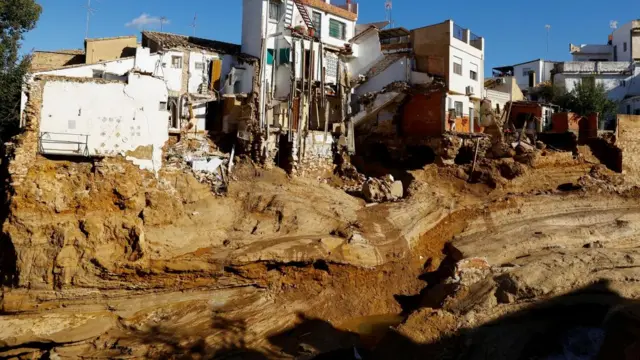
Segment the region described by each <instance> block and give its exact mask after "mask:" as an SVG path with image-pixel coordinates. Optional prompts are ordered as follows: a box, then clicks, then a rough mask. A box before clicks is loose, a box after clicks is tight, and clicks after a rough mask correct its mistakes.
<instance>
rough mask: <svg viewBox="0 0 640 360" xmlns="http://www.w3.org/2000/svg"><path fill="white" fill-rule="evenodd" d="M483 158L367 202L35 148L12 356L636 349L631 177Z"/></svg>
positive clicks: (269, 178) (7, 272)
mask: <svg viewBox="0 0 640 360" xmlns="http://www.w3.org/2000/svg"><path fill="white" fill-rule="evenodd" d="M378 168H379V167H378ZM470 169H471V165H470V164H468V163H467V164H458V165H441V166H437V165H435V164H430V165H425V166H424V167H422V168H417V169H415V170H402V169H389V171H390V172H393V173H394V175H395V176H396V178H399V179H401V180H402V181H403V185H404V186H405V189H406V192H407V196H406V197H405V198H404V199H402V200H401V201H399V202H393V203H385V204H374V205H371V204H369V205H367V204H366V203H365V201H364V200H363V199H361V198H359V197H358V194H357V193H353V192H352V193H347V192H346V191H344V190H343V189H341V188H339V186H340V185H343V183H344V180H343V179H341V178H339V177H337V176H336V175H334V174H319V176H317V177H316V176H314V177H310V176H309V177H296V178H292V177H289V176H287V175H286V174H285V173H284V172H283V171H282V170H280V169H277V168H274V169H264V168H262V167H258V166H255V165H253V164H252V163H251V162H250V161H248V160H246V159H245V160H243V161H240V163H239V164H238V165H237V167H236V169H235V170H234V172H233V180H232V182H231V184H230V188H229V192H228V194H226V195H225V196H216V195H214V194H213V193H212V192H211V189H210V188H209V187H208V186H207V185H206V184H202V183H199V182H198V181H196V180H195V178H194V177H193V176H192V175H190V174H189V173H187V172H184V171H182V170H178V169H174V170H171V169H166V170H163V171H162V172H161V173H160V174H159V177H157V178H156V177H155V176H153V174H148V173H144V172H141V171H139V170H138V169H137V168H135V167H134V166H133V165H131V164H129V163H127V162H125V161H122V160H118V159H115V160H105V161H102V162H100V163H84V162H69V161H66V160H55V161H54V160H51V159H45V158H38V159H37V161H36V162H35V163H33V164H31V166H30V168H29V172H28V174H27V176H26V180H25V181H22V182H20V183H19V184H13V185H12V186H11V193H10V196H9V197H8V199H7V200H8V211H7V212H6V213H5V219H4V223H3V232H4V236H3V238H2V240H0V244H1V247H2V255H1V256H0V271H1V275H2V277H1V278H2V281H3V292H2V299H1V305H2V316H0V357H7V358H11V357H14V358H24V359H38V358H46V359H55V358H60V359H64V358H91V359H99V358H105V359H106V358H118V359H137V358H152V359H165V358H176V359H191V358H200V359H211V358H238V359H240V358H241V359H245V358H248V359H251V358H255V359H282V358H296V359H311V358H323V357H324V358H345V359H355V358H357V357H358V356H360V357H361V358H365V359H366V358H383V359H396V358H433V359H449V358H468V359H513V358H545V359H546V358H554V359H555V358H569V357H567V356H569V355H567V354H588V355H590V356H592V357H591V358H596V357H597V356H599V357H600V358H602V359H611V358H624V357H622V356H624V354H637V352H636V349H637V348H638V347H639V346H640V345H639V344H637V343H636V342H635V338H636V337H635V334H637V332H636V331H637V330H638V329H640V328H639V327H638V326H637V325H638V323H637V318H636V316H635V314H636V313H637V311H636V304H635V300H634V299H637V298H640V287H639V286H638V285H637V284H639V282H638V280H640V270H639V269H640V252H639V251H638V250H637V249H638V242H639V241H640V240H638V239H639V237H638V232H639V230H640V225H638V224H639V222H638V221H637V220H638V218H639V217H640V204H639V203H638V202H637V195H638V194H639V192H638V189H637V188H635V187H633V186H630V185H626V184H628V183H629V182H628V181H626V179H625V177H628V176H633V174H625V175H621V174H617V173H614V172H612V171H611V170H608V169H607V168H606V167H604V166H602V165H600V164H599V162H598V160H597V159H596V158H595V157H594V156H593V155H592V154H590V153H589V149H588V148H581V149H580V153H571V152H559V151H552V150H544V151H535V152H534V153H531V154H529V155H527V157H526V159H523V158H522V157H520V158H519V159H515V160H514V159H512V158H508V159H501V160H488V159H486V160H485V159H483V160H481V161H480V162H479V163H478V164H477V168H476V169H475V172H474V174H470ZM316 175H318V174H316ZM471 175H473V176H471ZM470 178H471V179H472V180H473V181H472V182H469V181H468V180H469V179H470ZM540 344H544V346H540ZM563 356H564V357H563Z"/></svg>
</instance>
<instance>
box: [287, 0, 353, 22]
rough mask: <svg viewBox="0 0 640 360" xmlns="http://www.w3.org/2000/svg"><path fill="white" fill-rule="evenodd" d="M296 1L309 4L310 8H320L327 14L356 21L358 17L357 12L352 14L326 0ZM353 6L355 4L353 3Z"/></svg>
mask: <svg viewBox="0 0 640 360" xmlns="http://www.w3.org/2000/svg"><path fill="white" fill-rule="evenodd" d="M297 1H299V2H300V3H301V4H303V5H306V6H311V7H312V8H315V9H320V10H322V11H325V12H327V13H329V14H333V15H336V16H340V17H341V18H344V19H347V20H351V21H356V20H357V19H358V15H357V14H354V13H352V12H351V11H349V10H346V9H343V8H341V7H338V6H336V5H331V4H327V2H326V1H324V0H297ZM353 6H357V4H353Z"/></svg>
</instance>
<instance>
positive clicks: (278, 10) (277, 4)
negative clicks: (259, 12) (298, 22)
mask: <svg viewBox="0 0 640 360" xmlns="http://www.w3.org/2000/svg"><path fill="white" fill-rule="evenodd" d="M273 9H276V11H275V13H276V14H275V17H273V16H272V13H271V11H272V10H273ZM267 16H268V17H269V20H270V21H275V22H278V21H280V18H281V17H282V3H280V2H278V1H274V0H269V8H268V9H267Z"/></svg>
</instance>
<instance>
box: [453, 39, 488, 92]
mask: <svg viewBox="0 0 640 360" xmlns="http://www.w3.org/2000/svg"><path fill="white" fill-rule="evenodd" d="M453 40H455V42H452V45H451V46H450V55H449V62H450V64H449V68H450V73H449V90H450V91H454V92H456V93H459V94H466V88H467V86H471V87H473V89H474V94H473V96H474V97H477V98H480V97H481V96H482V89H483V88H484V56H483V53H482V52H481V51H479V50H478V49H476V48H474V47H472V46H470V45H467V44H465V43H463V42H462V41H459V40H457V39H453ZM454 44H455V46H454ZM463 45H464V46H463ZM469 48H472V49H473V50H475V51H469V50H470V49H469ZM454 57H458V58H461V59H462V75H458V74H456V73H454V72H453V63H454ZM471 64H475V65H477V67H478V79H477V80H473V79H471V76H470V70H471Z"/></svg>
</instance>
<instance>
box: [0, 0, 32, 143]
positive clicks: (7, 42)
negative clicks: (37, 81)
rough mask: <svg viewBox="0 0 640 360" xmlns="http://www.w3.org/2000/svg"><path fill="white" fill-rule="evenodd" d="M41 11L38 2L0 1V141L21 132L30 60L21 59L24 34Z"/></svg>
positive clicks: (25, 57) (27, 58)
mask: <svg viewBox="0 0 640 360" xmlns="http://www.w3.org/2000/svg"><path fill="white" fill-rule="evenodd" d="M41 12H42V7H41V6H40V5H38V4H37V3H36V2H35V0H0V138H2V139H3V140H6V139H7V137H9V136H12V135H13V134H14V133H15V132H16V130H17V129H18V124H19V116H20V93H21V90H22V83H23V80H24V76H25V74H26V73H27V71H28V70H29V60H30V57H29V56H20V53H19V51H20V45H21V41H22V38H23V35H24V33H25V32H27V31H29V30H31V29H33V28H34V27H35V26H36V22H37V21H38V18H39V17H40V13H41Z"/></svg>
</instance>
